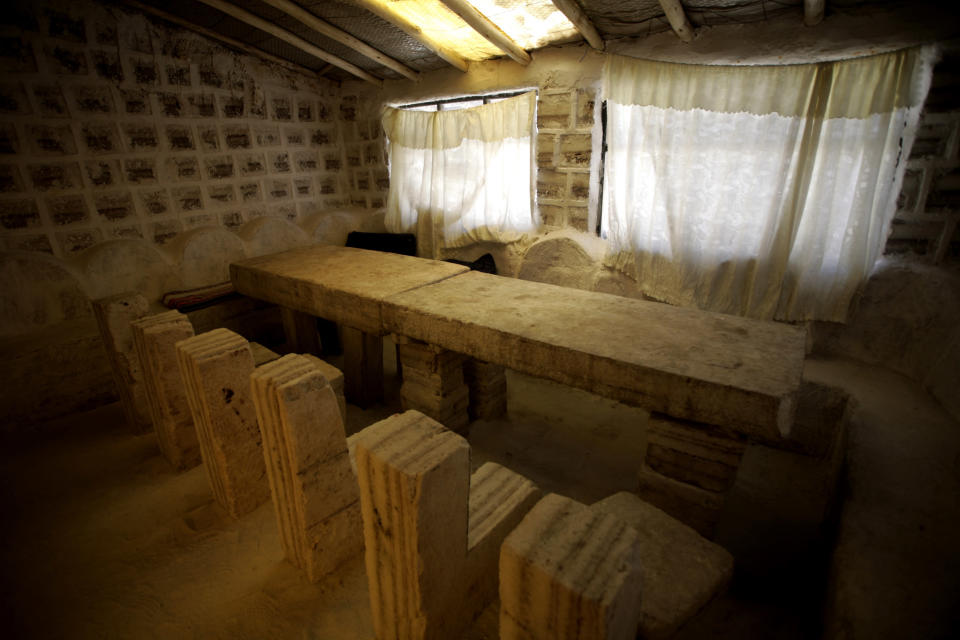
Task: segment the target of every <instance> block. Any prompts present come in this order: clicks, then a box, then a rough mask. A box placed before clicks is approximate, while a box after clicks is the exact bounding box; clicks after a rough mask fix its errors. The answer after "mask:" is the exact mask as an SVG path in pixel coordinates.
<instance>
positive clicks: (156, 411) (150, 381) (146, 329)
mask: <svg viewBox="0 0 960 640" xmlns="http://www.w3.org/2000/svg"><path fill="white" fill-rule="evenodd" d="M130 328H131V330H132V332H133V341H134V345H136V349H137V355H138V356H139V358H140V365H141V367H142V368H143V377H144V382H145V383H146V389H147V400H148V406H149V407H150V417H151V420H152V421H153V428H154V431H155V432H156V434H157V442H158V443H159V445H160V452H161V453H162V454H163V456H164V457H165V458H166V459H167V460H168V461H169V462H170V464H172V465H173V466H174V467H175V468H177V469H181V470H182V469H189V468H190V467H195V466H196V465H198V464H200V443H199V441H198V440H197V431H196V429H195V428H194V424H193V416H192V414H191V413H190V406H189V404H188V402H187V395H186V392H185V390H184V387H183V380H182V378H181V376H180V366H179V364H178V362H177V350H176V344H177V342H180V341H181V340H186V339H187V338H190V337H193V326H192V325H191V324H190V321H189V320H188V319H187V316H185V315H183V314H182V313H180V312H179V311H167V312H164V313H159V314H156V315H153V316H147V317H145V318H141V319H140V320H134V321H133V322H131V323H130Z"/></svg>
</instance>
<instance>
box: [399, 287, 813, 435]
mask: <svg viewBox="0 0 960 640" xmlns="http://www.w3.org/2000/svg"><path fill="white" fill-rule="evenodd" d="M381 306H382V318H383V327H384V329H385V330H386V331H388V332H391V333H395V334H398V335H402V336H408V337H410V338H413V339H416V340H421V341H423V342H426V343H428V344H431V345H437V346H439V347H442V348H444V349H449V350H451V351H455V352H458V353H462V354H465V355H468V356H471V357H474V358H477V359H478V360H482V361H485V362H491V363H494V364H499V365H503V366H506V367H507V368H510V369H514V370H517V371H520V372H523V373H528V374H530V375H534V376H538V377H543V378H548V379H551V380H554V381H556V382H560V383H562V384H568V385H571V386H574V387H579V388H581V389H585V390H587V391H590V392H593V393H596V394H598V395H601V396H604V397H608V398H612V399H614V400H618V401H621V402H624V403H626V404H630V405H634V406H640V407H642V408H645V409H650V410H652V411H659V412H662V413H664V414H667V415H669V416H672V417H675V418H682V419H686V420H690V421H695V422H700V423H704V424H709V425H718V426H721V427H727V428H730V429H732V430H734V431H736V432H738V433H742V434H744V435H752V434H757V435H760V436H764V437H767V438H771V439H778V438H782V437H783V436H785V435H786V434H788V433H789V432H790V428H791V426H792V425H793V419H794V413H795V410H796V396H797V392H798V390H799V387H800V380H801V374H802V371H803V360H804V355H805V342H806V338H805V333H804V330H803V329H801V328H797V327H792V326H788V325H783V324H777V323H773V322H763V321H758V320H752V319H749V318H740V317H736V316H727V315H722V314H718V313H710V312H705V311H699V310H696V309H685V308H680V307H674V306H670V305H666V304H662V303H657V302H648V301H643V300H634V299H630V298H622V297H619V296H614V295H609V294H604V293H597V292H593V291H581V290H577V289H568V288H565V287H558V286H555V285H550V284H544V283H540V282H528V281H524V280H515V279H512V278H503V277H499V276H494V275H490V274H486V273H480V272H477V271H471V272H467V273H463V274H459V275H456V276H455V277H451V278H446V279H443V280H440V281H438V282H435V283H432V284H425V285H423V286H419V287H416V288H413V289H409V290H406V291H403V292H398V293H394V294H392V295H389V296H387V297H386V298H384V299H383V301H382V305H381Z"/></svg>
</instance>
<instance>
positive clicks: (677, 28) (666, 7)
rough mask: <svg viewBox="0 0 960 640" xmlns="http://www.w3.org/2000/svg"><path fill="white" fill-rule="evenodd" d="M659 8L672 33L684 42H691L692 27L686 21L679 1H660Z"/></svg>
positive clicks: (685, 15) (685, 14)
mask: <svg viewBox="0 0 960 640" xmlns="http://www.w3.org/2000/svg"><path fill="white" fill-rule="evenodd" d="M660 6H661V7H663V12H664V13H665V14H666V15H667V20H669V21H670V26H671V27H673V32H674V33H676V34H677V37H678V38H680V39H681V40H683V41H684V42H690V41H691V40H693V25H691V24H690V21H689V20H687V13H686V12H685V11H684V10H683V4H682V3H681V2H680V0H660Z"/></svg>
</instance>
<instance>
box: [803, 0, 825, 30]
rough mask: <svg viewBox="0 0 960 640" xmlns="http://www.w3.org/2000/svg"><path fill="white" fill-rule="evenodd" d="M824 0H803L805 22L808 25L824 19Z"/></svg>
mask: <svg viewBox="0 0 960 640" xmlns="http://www.w3.org/2000/svg"><path fill="white" fill-rule="evenodd" d="M824 4H825V2H824V0H803V24H805V25H807V26H808V27H812V26H814V25H817V24H820V22H821V21H822V20H823V9H824Z"/></svg>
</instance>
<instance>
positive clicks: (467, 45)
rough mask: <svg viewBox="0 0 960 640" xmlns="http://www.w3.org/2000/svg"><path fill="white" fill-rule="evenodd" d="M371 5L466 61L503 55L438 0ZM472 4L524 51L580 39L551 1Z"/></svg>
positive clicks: (481, 0)
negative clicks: (399, 18) (418, 29)
mask: <svg viewBox="0 0 960 640" xmlns="http://www.w3.org/2000/svg"><path fill="white" fill-rule="evenodd" d="M373 2H374V3H376V4H379V5H381V6H382V7H384V8H385V9H386V10H387V11H389V12H390V13H394V14H397V15H399V16H401V17H403V18H405V19H406V20H407V21H408V22H410V23H412V24H416V25H417V26H418V27H419V28H420V30H421V31H422V32H423V35H424V36H426V38H427V39H429V40H432V41H434V42H436V43H439V44H442V45H444V46H447V47H449V48H451V49H453V50H454V51H456V52H457V53H459V54H460V55H462V56H463V57H464V58H466V59H467V60H486V59H489V58H495V57H497V56H501V55H503V52H502V51H501V50H500V49H499V48H498V47H496V46H494V45H493V44H491V43H490V42H488V41H487V40H486V39H485V38H484V37H483V36H481V35H480V34H479V33H477V32H476V31H474V30H473V29H472V28H471V27H470V26H469V25H468V24H467V23H466V22H464V21H463V19H462V18H461V17H460V16H458V15H457V14H456V13H454V12H453V11H451V10H450V9H449V8H447V6H446V5H444V4H443V3H442V2H440V0H373ZM471 4H473V6H475V7H476V8H477V10H479V11H480V12H481V13H483V14H484V15H486V16H487V17H488V18H490V20H491V21H492V22H494V24H496V25H497V26H499V27H500V29H501V30H503V32H504V33H506V34H507V35H508V36H510V37H511V38H513V39H514V40H515V41H516V42H517V44H519V45H520V46H521V47H522V48H524V49H528V50H529V49H535V48H538V47H542V46H545V45H548V44H553V43H562V42H570V41H571V40H576V39H577V38H578V37H579V34H578V32H577V30H576V29H575V28H574V26H573V24H571V23H570V21H569V20H567V17H566V16H564V15H563V14H562V13H560V11H558V10H557V8H556V7H555V6H554V5H553V2H551V0H471Z"/></svg>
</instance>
